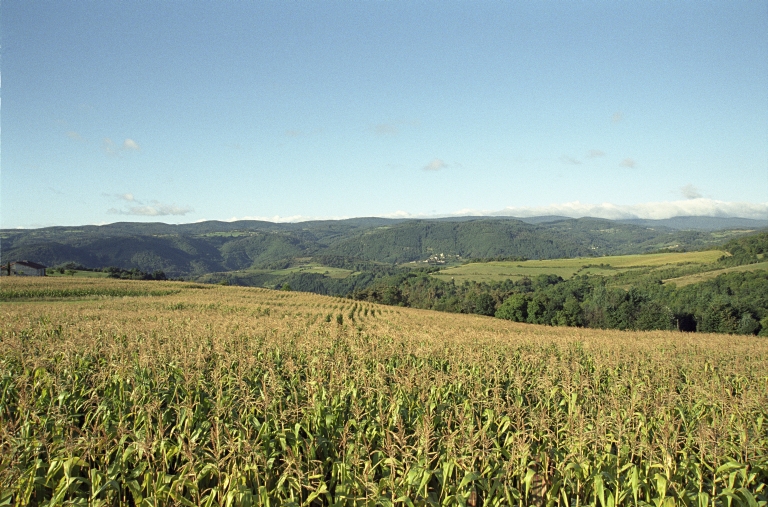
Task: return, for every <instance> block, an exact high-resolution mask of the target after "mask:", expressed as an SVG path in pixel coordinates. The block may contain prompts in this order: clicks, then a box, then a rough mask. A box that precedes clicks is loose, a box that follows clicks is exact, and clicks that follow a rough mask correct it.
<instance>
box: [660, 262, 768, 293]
mask: <svg viewBox="0 0 768 507" xmlns="http://www.w3.org/2000/svg"><path fill="white" fill-rule="evenodd" d="M766 269H768V261H766V262H758V263H757V264H744V265H742V266H733V267H730V268H723V269H714V270H712V271H705V272H703V273H696V274H693V275H687V276H680V277H677V278H670V279H668V280H664V283H674V284H675V285H677V286H678V287H682V286H684V285H690V284H692V283H699V282H704V281H706V280H711V279H713V278H717V277H718V276H720V275H722V274H723V273H731V272H733V271H758V270H766Z"/></svg>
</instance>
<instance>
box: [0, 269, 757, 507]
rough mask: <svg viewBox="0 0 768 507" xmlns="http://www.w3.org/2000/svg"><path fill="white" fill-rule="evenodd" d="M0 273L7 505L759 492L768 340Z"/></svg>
mask: <svg viewBox="0 0 768 507" xmlns="http://www.w3.org/2000/svg"><path fill="white" fill-rule="evenodd" d="M0 283H1V284H2V285H1V286H0V300H3V301H4V302H3V303H2V304H1V305H2V306H1V307H0V322H1V324H0V325H1V326H2V330H1V331H0V505H50V506H52V505H65V504H66V505H92V506H101V505H136V506H138V505H147V506H149V505H227V506H240V505H243V506H245V505H264V506H266V505H284V506H316V505H318V506H319V505H344V506H352V505H408V506H411V505H464V506H480V505H484V506H502V505H504V506H527V505H547V506H582V505H584V506H586V505H592V506H599V507H608V506H619V505H622V506H640V505H650V506H656V507H662V506H676V505H685V506H697V507H705V506H728V507H730V506H739V505H744V506H766V505H768V488H767V486H766V483H768V421H766V419H768V340H763V339H759V338H755V337H751V336H750V337H743V336H723V335H706V334H695V335H688V334H683V333H671V332H634V333H630V332H617V331H597V330H585V329H576V328H551V327H540V326H532V325H525V324H516V323H512V322H508V321H502V320H498V319H491V318H484V317H478V316H468V315H457V314H443V313H437V312H429V311H421V310H411V309H401V308H393V307H384V306H378V305H374V304H369V303H361V302H352V301H350V300H344V299H339V298H330V297H323V296H317V295H312V294H304V293H293V292H278V291H269V290H265V289H252V288H240V287H220V286H216V287H214V286H196V285H190V284H184V283H180V282H126V281H113V280H104V279H70V280H67V279H30V278H28V279H23V278H18V279H17V278H4V279H2V281H1V282H0Z"/></svg>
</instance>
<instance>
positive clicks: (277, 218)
mask: <svg viewBox="0 0 768 507" xmlns="http://www.w3.org/2000/svg"><path fill="white" fill-rule="evenodd" d="M348 218H351V217H348V216H308V215H291V216H286V217H284V216H281V215H273V216H262V215H246V216H242V217H230V218H227V219H224V220H223V221H224V222H238V221H240V220H258V221H260V222H274V223H296V222H309V221H310V220H346V219H348Z"/></svg>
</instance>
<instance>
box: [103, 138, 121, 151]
mask: <svg viewBox="0 0 768 507" xmlns="http://www.w3.org/2000/svg"><path fill="white" fill-rule="evenodd" d="M101 149H102V150H104V153H106V154H107V155H117V148H116V147H115V142H114V141H113V140H112V139H110V138H108V137H105V138H104V140H102V141H101Z"/></svg>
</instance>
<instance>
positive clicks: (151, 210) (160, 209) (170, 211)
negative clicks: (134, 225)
mask: <svg viewBox="0 0 768 507" xmlns="http://www.w3.org/2000/svg"><path fill="white" fill-rule="evenodd" d="M192 211H194V209H192V208H190V207H189V206H177V205H176V204H161V203H159V202H157V201H152V202H151V203H150V204H148V205H145V206H130V207H128V208H123V209H118V208H110V209H108V210H107V213H109V214H110V215H133V216H145V217H160V216H169V215H177V216H178V215H186V214H187V213H190V212H192Z"/></svg>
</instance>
